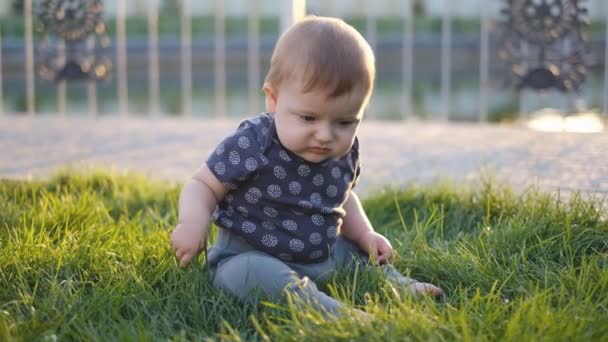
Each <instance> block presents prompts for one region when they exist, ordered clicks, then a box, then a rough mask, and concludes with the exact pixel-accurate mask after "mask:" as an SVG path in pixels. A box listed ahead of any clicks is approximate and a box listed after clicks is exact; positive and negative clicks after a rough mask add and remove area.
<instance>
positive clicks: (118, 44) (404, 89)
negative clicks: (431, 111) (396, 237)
mask: <svg viewBox="0 0 608 342" xmlns="http://www.w3.org/2000/svg"><path fill="white" fill-rule="evenodd" d="M33 1H34V2H35V0H24V7H23V8H24V15H23V20H24V28H25V33H24V42H25V43H24V51H23V56H24V65H25V67H24V73H25V77H24V79H25V87H24V88H25V94H26V96H25V110H24V111H25V112H26V113H28V114H30V115H33V114H35V113H39V112H44V111H45V110H41V109H40V108H39V106H37V103H36V82H37V73H36V41H35V33H34V27H35V21H36V17H35V15H34V12H35V11H34V10H33V7H34V6H33V5H35V3H33ZM191 1H193V0H181V1H178V3H179V9H180V10H179V18H180V31H179V49H178V50H177V51H173V52H172V53H174V54H179V75H180V76H179V78H180V83H179V102H180V105H179V106H178V107H179V114H181V115H183V116H189V115H192V113H193V111H196V112H199V111H201V109H200V108H199V107H198V106H196V105H194V104H193V75H195V74H196V73H198V72H200V69H198V68H194V67H193V46H194V44H193V32H192V26H191V14H190V10H189V6H190V4H191ZM210 1H213V15H212V16H213V21H214V23H213V31H214V34H213V38H212V44H211V45H212V47H210V48H212V49H213V54H212V60H213V62H212V64H211V65H212V68H213V73H212V75H213V76H212V77H213V87H211V89H212V92H213V96H212V98H213V106H212V107H208V108H206V109H203V110H206V111H210V112H211V113H206V114H208V116H218V117H221V116H225V115H226V114H227V112H228V109H227V108H228V102H229V100H230V99H229V96H228V94H227V87H228V83H229V79H228V78H227V73H228V71H229V69H230V68H231V66H230V65H228V64H227V60H228V59H230V58H231V56H229V55H228V54H227V37H226V21H225V19H226V13H225V8H224V6H225V2H224V1H222V0H210ZM495 1H499V0H495ZM329 2H333V1H329ZM329 2H328V3H329ZM414 2H415V1H414V0H403V1H400V2H398V3H399V4H401V6H402V7H401V8H399V9H395V13H396V14H395V15H398V16H401V19H402V20H403V26H402V30H401V35H400V37H399V38H398V41H399V45H400V49H399V50H400V51H399V53H400V55H401V56H400V61H399V62H398V63H399V64H400V68H398V72H399V73H400V82H397V84H398V85H399V89H398V90H397V94H398V97H399V100H398V102H399V103H398V104H396V105H394V106H393V107H392V110H393V111H395V112H397V113H398V114H397V115H395V117H394V118H400V119H407V118H409V117H412V116H414V115H415V112H416V111H417V109H416V104H415V103H414V96H415V93H416V81H415V80H414V74H415V72H416V67H417V63H418V61H416V60H415V52H416V51H415V50H416V47H415V46H416V41H417V40H416V36H415V32H414V29H415V26H414V19H415V18H414ZM492 2H494V1H492ZM373 3H375V2H371V1H365V2H364V3H363V4H364V6H365V8H364V11H363V12H364V13H365V18H364V29H363V33H364V35H365V36H366V38H367V39H368V40H369V42H370V45H372V47H374V48H375V49H376V50H378V49H380V47H379V44H380V42H379V37H378V14H377V13H376V12H375V10H374V8H375V7H374V5H373ZM485 3H490V1H488V2H485ZM485 3H484V5H482V6H480V8H479V18H480V20H479V34H478V38H477V39H478V41H477V42H476V43H475V46H476V47H478V49H479V51H478V54H477V58H478V61H479V63H478V67H477V70H476V73H478V78H477V80H476V82H477V84H478V89H477V95H476V96H475V97H473V98H471V99H473V100H472V101H473V102H476V107H477V111H476V113H474V114H473V117H469V119H473V120H479V121H487V120H488V118H489V106H490V104H489V99H490V98H491V97H492V95H493V94H492V93H491V92H490V88H491V87H490V83H491V78H492V77H491V75H492V70H491V68H492V66H491V64H492V58H493V57H494V56H495V51H493V44H492V39H491V31H492V27H494V26H495V25H493V23H496V22H497V20H498V15H499V14H498V13H495V12H493V9H494V8H496V6H489V5H485ZM245 4H246V5H247V6H248V8H247V11H246V12H247V20H246V23H247V34H246V37H245V39H246V44H245V45H246V57H245V59H246V62H245V63H244V64H245V66H246V73H245V76H244V77H246V79H247V82H246V91H245V93H244V94H240V95H239V96H241V97H245V98H247V101H246V102H247V103H246V106H245V107H246V110H245V112H247V113H251V112H255V111H259V110H261V108H260V104H261V101H260V99H261V96H260V91H259V89H260V87H261V73H262V71H263V65H264V63H267V62H264V61H263V58H262V51H261V47H262V44H263V38H262V37H261V35H260V13H259V11H258V2H257V1H246V2H245ZM280 4H281V6H279V8H278V9H277V11H276V14H275V15H276V17H277V18H279V21H280V23H281V28H284V27H286V26H287V25H290V24H291V23H293V22H294V21H295V20H297V19H298V18H299V17H301V16H302V15H303V13H304V12H305V8H306V1H305V0H290V1H286V0H285V1H280ZM126 6H127V2H126V1H122V0H115V9H116V13H114V18H115V23H116V24H115V25H116V26H115V29H114V31H115V36H114V37H112V41H113V45H114V48H113V52H114V53H115V55H114V56H112V57H113V69H114V70H113V77H114V79H115V81H113V82H115V83H116V98H117V106H116V109H115V111H116V112H118V113H119V114H121V115H129V114H130V113H132V112H134V110H133V109H132V108H130V106H129V102H130V101H129V95H130V91H129V86H128V74H129V61H128V51H129V46H128V40H127V27H126V20H127V12H126V10H127V9H126ZM145 6H146V12H145V15H146V16H147V21H146V25H147V29H146V31H147V46H146V49H147V58H146V61H145V62H146V64H147V68H146V69H147V76H146V79H147V86H145V87H144V88H146V89H147V92H148V96H147V105H146V109H145V110H144V111H145V112H147V113H150V114H151V115H159V114H161V113H163V112H164V110H163V108H162V105H161V100H160V99H161V97H162V95H163V92H164V86H163V83H162V77H161V76H162V73H163V65H162V63H161V61H160V59H161V57H160V55H161V53H162V52H163V51H160V50H161V44H160V39H159V16H161V17H162V15H163V14H162V13H159V0H147V2H146V3H145ZM453 6H455V2H454V1H450V0H445V6H444V7H443V10H444V11H443V15H442V17H441V20H440V23H441V29H440V33H439V34H440V41H439V46H438V47H437V48H436V50H435V51H437V52H438V53H439V54H440V57H439V60H440V65H439V66H438V67H437V69H438V70H440V72H439V82H438V83H439V89H440V91H439V96H438V97H439V98H438V103H439V105H438V106H435V107H434V108H436V109H435V110H436V111H437V115H436V116H434V117H433V118H435V119H440V120H448V119H452V117H451V112H452V108H453V102H454V99H453V95H454V93H453V81H454V79H453V63H454V30H453ZM320 14H323V13H320ZM606 21H607V22H608V6H607V8H606ZM1 30H2V28H1V27H0V46H2V43H3V40H2V34H1ZM607 38H608V25H606V33H605V36H604V37H603V41H604V42H605V41H606V39H607ZM197 44H198V43H197ZM87 49H89V50H90V51H92V50H94V49H95V47H94V44H93V43H92V42H90V43H89V44H88V45H87ZM2 58H3V56H2V49H0V82H1V83H2V84H3V86H0V113H2V112H5V111H6V110H5V105H4V99H5V96H6V91H3V89H6V87H7V85H6V83H5V79H4V75H5V74H4V73H3V68H2V65H3V64H2V63H3V59H2ZM380 62H381V61H379V63H380ZM603 64H604V65H608V44H605V53H604V60H603ZM66 82H69V81H60V82H59V83H58V84H57V100H56V103H57V105H56V110H50V111H51V112H58V113H65V112H66V107H67V102H68V101H67V97H68V91H69V89H68V87H67V85H66ZM602 83H603V84H602V86H601V87H602V104H601V106H600V107H602V108H601V109H603V113H604V115H607V114H608V68H604V78H603V80H602ZM138 91H140V92H141V90H138ZM378 91H379V92H381V91H382V90H381V89H379V90H378ZM86 98H87V104H88V105H87V107H86V108H87V110H86V111H87V112H88V113H89V115H91V116H96V115H97V114H98V111H99V106H100V99H99V97H98V89H97V85H96V82H95V81H88V82H86ZM430 101H435V102H437V100H435V99H433V100H430ZM380 102H382V101H381V100H378V101H372V104H371V105H370V106H371V108H370V112H372V114H373V112H374V110H375V107H376V106H377V105H378V107H379V106H380V105H381V104H382V103H380ZM520 106H521V104H520ZM46 111H49V110H46ZM244 114H245V113H243V115H244Z"/></svg>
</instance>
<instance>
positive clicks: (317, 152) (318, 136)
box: [264, 82, 364, 163]
mask: <svg viewBox="0 0 608 342" xmlns="http://www.w3.org/2000/svg"><path fill="white" fill-rule="evenodd" d="M294 83H295V82H289V83H288V84H284V85H281V87H280V88H279V89H276V90H275V89H273V88H272V87H270V86H266V87H264V90H265V91H266V107H267V108H266V109H267V110H268V111H269V112H274V113H275V125H276V130H277V135H278V136H279V140H280V141H281V144H283V146H284V147H285V148H287V149H289V150H290V151H291V152H292V153H294V154H296V155H297V156H299V157H300V158H302V159H304V160H307V161H309V162H312V163H319V162H321V161H324V160H326V159H330V158H338V157H341V156H343V155H344V154H345V153H346V152H348V151H349V150H350V148H351V146H352V144H353V142H354V140H355V135H356V133H357V128H358V127H359V123H360V122H361V119H362V118H363V107H364V105H363V102H364V96H363V95H361V94H360V93H361V92H359V91H353V92H351V93H348V94H345V95H342V96H340V97H336V98H327V95H326V92H325V91H324V90H315V91H310V92H306V93H305V92H303V91H302V89H301V87H300V86H299V84H297V83H295V84H294Z"/></svg>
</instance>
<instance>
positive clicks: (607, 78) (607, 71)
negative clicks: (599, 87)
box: [604, 6, 608, 120]
mask: <svg viewBox="0 0 608 342" xmlns="http://www.w3.org/2000/svg"><path fill="white" fill-rule="evenodd" d="M604 11H605V13H604V14H605V17H604V26H606V36H605V39H604V45H605V47H604V119H605V120H608V6H605V7H604Z"/></svg>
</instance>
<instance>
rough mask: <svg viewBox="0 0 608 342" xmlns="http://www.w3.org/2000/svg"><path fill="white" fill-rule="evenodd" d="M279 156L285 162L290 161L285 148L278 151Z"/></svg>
mask: <svg viewBox="0 0 608 342" xmlns="http://www.w3.org/2000/svg"><path fill="white" fill-rule="evenodd" d="M279 158H281V159H283V160H284V161H286V162H290V161H291V157H290V156H289V155H288V154H287V152H285V150H281V151H280V152H279Z"/></svg>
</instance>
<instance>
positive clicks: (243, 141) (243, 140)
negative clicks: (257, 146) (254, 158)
mask: <svg viewBox="0 0 608 342" xmlns="http://www.w3.org/2000/svg"><path fill="white" fill-rule="evenodd" d="M238 145H239V147H240V148H242V149H243V150H246V149H248V148H249V146H251V143H250V142H249V138H247V137H246V136H242V137H240V138H239V141H238Z"/></svg>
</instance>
